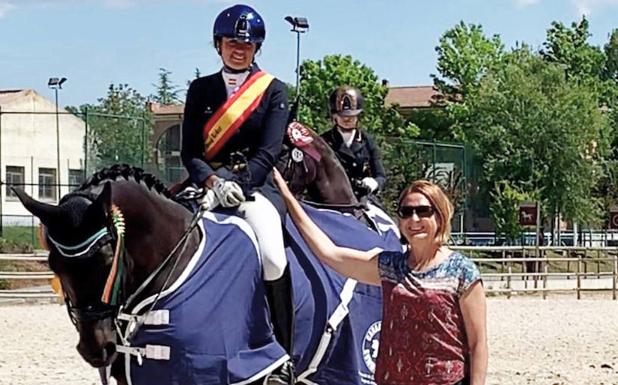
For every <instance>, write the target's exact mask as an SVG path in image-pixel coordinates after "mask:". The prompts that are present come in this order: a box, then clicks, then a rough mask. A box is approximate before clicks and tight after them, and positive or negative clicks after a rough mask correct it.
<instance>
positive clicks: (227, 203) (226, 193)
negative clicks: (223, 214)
mask: <svg viewBox="0 0 618 385" xmlns="http://www.w3.org/2000/svg"><path fill="white" fill-rule="evenodd" d="M212 190H213V191H214V192H215V195H216V196H217V200H218V201H219V203H220V204H221V206H223V207H235V206H238V205H239V204H241V203H242V202H244V201H245V194H243V192H242V189H241V188H240V186H239V185H238V183H236V182H232V181H229V180H225V179H222V178H219V179H217V181H216V182H215V184H214V185H213V186H212Z"/></svg>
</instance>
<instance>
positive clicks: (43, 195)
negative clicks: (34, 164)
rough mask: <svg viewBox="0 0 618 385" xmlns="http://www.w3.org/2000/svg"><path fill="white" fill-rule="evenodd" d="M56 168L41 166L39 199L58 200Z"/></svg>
mask: <svg viewBox="0 0 618 385" xmlns="http://www.w3.org/2000/svg"><path fill="white" fill-rule="evenodd" d="M57 189H58V188H57V187H56V169H55V168H39V199H41V200H49V201H55V200H56V191H57Z"/></svg>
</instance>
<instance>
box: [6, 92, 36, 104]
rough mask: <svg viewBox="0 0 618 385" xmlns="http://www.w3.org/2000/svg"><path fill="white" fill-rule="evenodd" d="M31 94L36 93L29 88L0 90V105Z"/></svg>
mask: <svg viewBox="0 0 618 385" xmlns="http://www.w3.org/2000/svg"><path fill="white" fill-rule="evenodd" d="M33 95H37V93H36V91H34V90H31V89H23V90H0V106H2V105H7V104H10V103H12V102H14V101H16V100H19V99H21V98H24V97H27V96H33Z"/></svg>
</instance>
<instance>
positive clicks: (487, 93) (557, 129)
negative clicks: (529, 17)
mask: <svg viewBox="0 0 618 385" xmlns="http://www.w3.org/2000/svg"><path fill="white" fill-rule="evenodd" d="M597 100H598V94H597V93H596V91H595V89H594V88H591V87H587V86H586V85H583V84H578V83H577V82H573V81H569V80H568V78H567V77H566V76H565V73H564V69H563V67H562V66H560V65H557V64H552V63H547V62H546V61H543V60H542V59H541V58H539V57H538V56H536V55H535V54H533V53H532V52H530V51H529V50H526V49H521V50H516V51H515V52H513V53H512V54H510V55H509V56H508V58H507V60H506V61H505V66H504V67H503V68H500V69H494V70H491V71H490V72H489V73H488V74H487V76H485V77H484V78H483V79H482V80H481V82H480V83H479V87H478V88H477V89H476V90H475V91H473V92H471V93H470V94H469V95H467V96H466V100H465V102H464V103H462V104H460V105H458V106H457V111H456V114H457V116H458V119H457V125H456V132H457V135H458V137H459V138H461V139H463V140H464V141H465V142H466V143H469V144H471V145H472V147H473V149H474V151H475V153H476V154H477V155H478V156H479V158H480V159H482V161H483V176H482V180H481V182H482V184H481V185H482V187H483V188H484V190H485V191H487V192H489V191H492V190H493V198H494V199H493V201H492V203H491V206H492V213H494V215H496V216H495V217H494V218H493V220H494V223H495V224H496V225H497V226H498V231H501V232H504V233H509V232H510V230H508V229H509V228H510V227H511V226H512V224H503V221H504V220H505V218H503V217H499V216H497V215H498V214H497V213H501V212H503V211H504V210H503V209H500V208H499V206H500V205H504V203H502V202H499V200H498V199H497V198H496V197H500V194H501V193H500V189H496V188H495V186H500V185H503V184H505V183H508V186H509V188H510V190H509V191H510V192H513V191H515V192H521V193H523V192H525V193H526V194H528V195H529V196H531V197H536V198H537V199H539V200H540V201H541V202H542V203H543V205H544V207H545V210H546V211H545V212H546V213H549V214H550V215H553V214H558V213H561V214H563V215H564V217H565V218H567V219H571V220H574V221H577V222H578V223H594V222H598V219H599V217H600V210H599V208H600V201H599V199H596V198H593V197H591V192H592V189H593V187H594V186H595V184H596V183H597V181H598V180H599V178H600V177H601V176H602V170H601V162H602V160H603V159H604V157H605V156H606V155H607V152H608V149H609V141H608V140H607V139H608V138H610V136H611V135H610V127H609V125H608V122H607V119H606V117H605V116H604V115H603V114H602V113H601V111H600V110H599V108H598V107H597ZM513 195H514V194H510V195H508V196H506V197H505V198H504V199H507V200H508V199H511V198H510V197H511V196H513ZM494 206H495V207H494Z"/></svg>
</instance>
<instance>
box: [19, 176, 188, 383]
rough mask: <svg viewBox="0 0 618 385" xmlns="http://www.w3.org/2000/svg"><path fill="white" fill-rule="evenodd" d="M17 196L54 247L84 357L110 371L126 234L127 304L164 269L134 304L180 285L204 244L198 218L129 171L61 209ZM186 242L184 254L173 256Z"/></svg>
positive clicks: (95, 181)
mask: <svg viewBox="0 0 618 385" xmlns="http://www.w3.org/2000/svg"><path fill="white" fill-rule="evenodd" d="M112 185H113V188H112ZM16 193H17V195H18V197H19V199H20V200H21V201H22V203H23V204H24V206H25V207H26V208H27V209H28V210H29V211H30V212H31V213H32V214H34V215H35V216H37V217H38V218H39V219H40V220H41V222H42V223H43V224H44V225H45V228H46V237H47V241H48V244H49V245H50V246H51V249H50V254H49V265H50V267H51V269H52V270H53V271H54V272H55V273H56V274H57V276H58V277H59V278H60V281H61V283H62V288H63V291H64V295H65V300H66V305H67V309H68V312H69V316H70V318H71V321H72V322H73V323H74V325H75V327H76V328H77V330H78V332H79V343H78V345H77V350H78V351H79V353H80V354H81V356H82V357H83V358H84V359H85V360H86V361H87V362H88V363H90V364H91V365H92V366H94V367H99V368H102V367H106V366H108V365H110V364H111V363H112V362H113V360H114V358H115V357H116V338H117V336H116V329H115V327H114V317H115V315H116V313H117V311H118V306H116V305H110V304H107V303H104V302H103V301H102V300H101V297H102V295H103V294H104V293H103V290H104V287H106V281H107V280H108V279H110V278H109V274H110V271H111V270H112V267H113V263H114V254H115V252H116V251H117V250H116V248H117V247H118V246H119V244H118V239H119V231H125V232H126V233H125V234H124V237H123V239H124V244H123V245H121V246H120V247H122V248H123V252H124V256H123V257H124V259H125V260H124V261H123V262H122V265H123V266H121V267H122V268H125V269H127V271H126V274H123V276H122V281H123V282H122V286H123V293H120V294H119V295H120V296H122V297H123V298H119V300H120V301H121V302H122V300H126V299H127V296H128V295H129V294H131V293H135V291H136V290H137V289H138V287H139V286H140V285H141V284H142V283H143V282H144V281H145V280H146V279H147V277H149V276H150V274H151V273H152V272H153V271H155V269H156V268H157V266H162V269H161V270H160V272H159V273H158V274H157V275H156V276H153V277H152V281H151V283H150V285H149V286H148V288H147V289H146V290H143V291H142V292H141V294H139V295H138V297H139V298H135V300H139V299H141V298H144V297H146V296H148V295H152V294H153V293H157V292H158V291H159V290H160V289H161V288H162V287H163V285H164V284H165V282H166V281H173V280H175V279H176V278H177V276H178V274H179V272H180V271H182V270H183V268H184V267H185V266H186V264H187V262H188V257H189V256H191V255H192V254H193V252H194V251H195V249H196V247H197V245H198V244H199V242H200V233H199V231H197V230H198V229H196V228H191V229H190V224H191V220H192V216H191V214H190V213H189V212H188V211H187V210H185V209H184V208H183V207H182V206H180V205H179V204H178V203H176V202H174V201H172V200H171V199H169V198H168V196H167V195H168V194H167V190H166V189H165V187H164V186H163V185H162V184H161V183H160V182H158V181H157V180H156V179H155V178H154V177H153V176H151V175H149V174H145V173H142V171H141V170H139V169H134V168H130V167H119V166H115V167H112V168H110V169H105V170H103V171H101V172H99V173H97V174H95V175H94V176H93V177H92V179H91V180H90V181H89V182H87V183H86V184H84V185H83V186H82V187H81V188H80V189H79V190H78V191H77V192H74V193H71V194H68V195H66V196H64V197H63V198H62V199H61V201H60V204H59V205H58V206H54V205H49V204H46V203H42V202H38V201H35V200H34V199H32V198H30V197H29V196H28V195H27V194H25V193H24V192H23V191H19V190H16ZM112 202H113V203H112ZM112 204H113V205H114V207H117V208H118V210H120V211H121V212H122V214H121V215H122V216H123V218H122V219H123V222H124V224H123V228H122V229H119V228H117V227H116V226H114V219H113V214H112V213H113V207H112ZM120 211H119V212H120ZM188 229H189V230H188ZM187 230H188V231H187ZM185 232H186V234H185ZM93 234H94V236H93ZM183 235H186V237H185V239H184V241H183V242H182V245H181V250H179V249H176V250H174V249H175V247H176V246H177V245H178V244H179V239H181V238H182V237H183ZM67 245H72V246H67ZM172 251H174V252H172ZM170 254H176V255H175V258H174V264H172V263H167V264H165V265H162V263H163V261H164V259H165V258H166V257H167V256H168V255H170ZM121 302H120V303H121ZM122 368H123V365H114V366H113V367H112V375H113V376H114V377H116V378H117V380H118V383H119V384H124V383H125V382H124V374H123V372H122Z"/></svg>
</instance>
